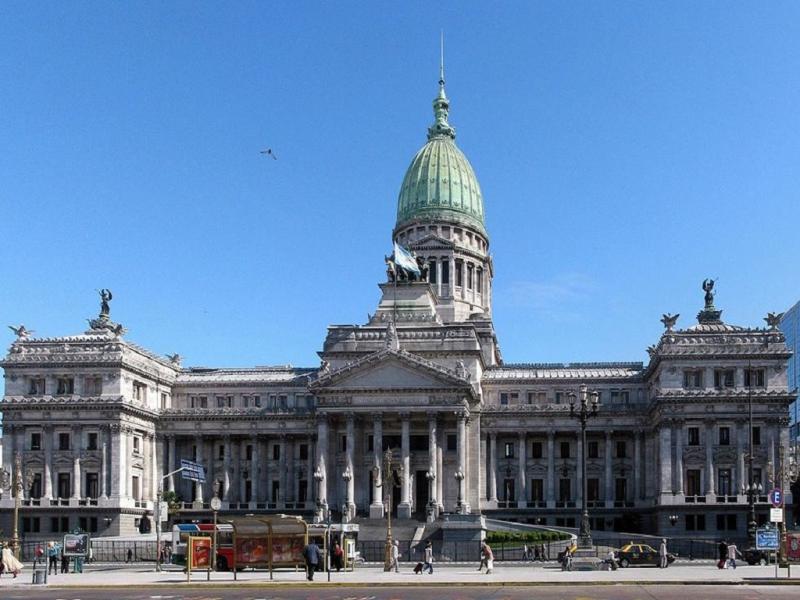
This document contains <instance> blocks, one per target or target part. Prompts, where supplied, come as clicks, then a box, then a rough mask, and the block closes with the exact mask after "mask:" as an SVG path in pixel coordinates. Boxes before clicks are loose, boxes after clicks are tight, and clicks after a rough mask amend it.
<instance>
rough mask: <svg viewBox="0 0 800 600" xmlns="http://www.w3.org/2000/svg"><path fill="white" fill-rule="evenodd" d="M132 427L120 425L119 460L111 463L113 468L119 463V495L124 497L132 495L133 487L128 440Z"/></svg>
mask: <svg viewBox="0 0 800 600" xmlns="http://www.w3.org/2000/svg"><path fill="white" fill-rule="evenodd" d="M129 433H130V429H128V428H127V427H125V426H124V425H122V426H120V430H119V462H118V463H117V464H115V465H111V468H112V469H114V468H117V465H119V495H120V497H122V498H129V497H130V488H131V475H130V473H129V472H128V456H130V453H131V444H130V443H129V441H128V434H129Z"/></svg>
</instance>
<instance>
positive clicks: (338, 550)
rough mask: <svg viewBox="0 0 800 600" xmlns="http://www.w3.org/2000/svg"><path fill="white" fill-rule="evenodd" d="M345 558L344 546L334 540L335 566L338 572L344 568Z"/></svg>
mask: <svg viewBox="0 0 800 600" xmlns="http://www.w3.org/2000/svg"><path fill="white" fill-rule="evenodd" d="M343 558H344V552H343V551H342V547H341V546H340V545H339V542H334V544H333V566H334V568H335V569H336V572H337V573H338V572H339V571H341V570H342V559H343Z"/></svg>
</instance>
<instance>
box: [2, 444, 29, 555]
mask: <svg viewBox="0 0 800 600" xmlns="http://www.w3.org/2000/svg"><path fill="white" fill-rule="evenodd" d="M1 474H2V481H0V484H2V487H3V489H6V490H8V491H10V492H11V493H12V494H13V495H14V524H13V527H14V533H13V536H12V538H11V547H12V549H13V551H14V555H15V556H16V557H17V558H19V551H20V543H19V542H20V540H19V506H20V502H21V496H22V493H23V490H26V489H28V488H30V486H31V483H33V473H31V472H26V473H23V472H22V456H21V455H20V453H19V452H17V453H16V454H15V455H14V470H13V472H11V473H9V472H8V471H6V470H5V469H3V471H2V473H1Z"/></svg>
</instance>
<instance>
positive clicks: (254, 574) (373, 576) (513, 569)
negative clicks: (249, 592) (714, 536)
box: [0, 561, 800, 595]
mask: <svg viewBox="0 0 800 600" xmlns="http://www.w3.org/2000/svg"><path fill="white" fill-rule="evenodd" d="M412 567H413V564H411V563H408V564H401V568H400V572H399V573H394V572H390V573H384V572H383V567H382V566H380V565H372V564H369V565H365V566H358V567H356V569H355V571H349V572H344V571H343V572H341V573H336V572H335V571H334V572H332V573H331V581H330V584H331V585H342V586H365V587H369V586H376V585H383V584H386V585H392V586H398V585H399V586H440V585H442V586H454V585H459V586H460V585H464V586H475V585H492V586H497V585H514V586H516V585H579V584H597V585H610V584H624V583H636V584H657V585H680V584H688V583H691V584H707V585H714V584H716V585H732V584H734V585H742V584H759V585H764V584H766V585H770V584H780V585H785V584H790V585H792V584H795V585H798V584H800V565H798V566H796V567H794V568H793V569H792V570H791V575H792V576H791V578H789V577H788V576H787V571H786V569H778V575H779V577H778V579H776V578H775V566H774V565H768V566H763V567H762V566H748V565H746V564H745V565H743V566H739V568H737V569H735V570H734V569H725V570H720V569H717V568H716V565H715V564H714V562H713V561H694V562H691V563H690V562H688V561H687V562H685V563H681V562H679V563H676V564H674V565H672V566H671V567H669V568H668V569H657V568H653V567H630V568H627V569H618V570H617V571H575V572H564V571H561V570H560V568H558V567H557V565H555V563H551V564H547V565H541V564H536V565H534V566H531V564H530V563H500V564H498V563H495V570H494V572H493V573H492V574H490V575H487V574H485V573H478V570H477V564H475V565H468V564H455V565H453V564H447V565H439V564H434V573H433V575H428V574H422V575H415V574H414V573H413V571H412ZM31 579H32V575H31V567H30V565H26V568H25V570H23V572H22V573H21V574H20V576H19V577H17V578H16V579H12V578H11V577H10V576H8V575H4V576H3V577H2V578H0V589H2V588H9V587H14V588H17V587H30V586H31ZM47 585H48V586H49V587H59V588H61V587H70V588H72V587H74V588H94V587H109V588H111V587H131V586H148V587H152V586H166V587H170V588H178V587H185V586H186V585H187V579H186V574H185V573H183V572H182V571H181V570H179V569H177V568H173V567H170V566H167V567H165V570H164V571H163V572H161V573H156V572H155V570H154V569H153V566H152V565H147V566H142V565H136V566H134V565H124V566H123V565H91V566H88V567H86V568H85V570H84V572H83V573H82V574H74V573H70V574H65V575H60V574H59V575H51V576H50V577H49V578H48V584H47ZM191 585H192V587H196V586H202V587H209V588H219V587H228V586H232V585H236V586H263V587H272V586H286V585H288V586H291V587H300V586H311V585H313V586H326V585H328V578H327V573H317V574H316V575H315V577H314V582H313V583H311V582H308V581H306V578H305V573H304V572H302V571H292V570H276V571H275V572H274V574H273V580H272V581H270V578H269V573H268V572H265V571H243V572H240V573H238V575H237V580H236V581H234V579H233V574H232V573H229V572H225V573H211V580H210V581H207V576H206V572H205V571H203V572H194V573H193V574H192V578H191ZM36 587H41V586H36ZM0 595H1V594H0Z"/></svg>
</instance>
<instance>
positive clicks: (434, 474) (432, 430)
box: [417, 414, 439, 514]
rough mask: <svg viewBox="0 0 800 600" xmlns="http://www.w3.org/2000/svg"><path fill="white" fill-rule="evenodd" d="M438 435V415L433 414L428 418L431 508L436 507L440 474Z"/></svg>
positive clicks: (429, 498) (429, 500) (429, 499)
mask: <svg viewBox="0 0 800 600" xmlns="http://www.w3.org/2000/svg"><path fill="white" fill-rule="evenodd" d="M436 435H437V427H436V415H435V414H433V415H431V416H429V417H428V470H429V471H430V475H431V477H428V481H429V482H430V484H429V486H428V504H429V505H430V506H436V479H438V477H439V472H438V471H437V470H436V459H437V455H438V453H437V451H436ZM420 508H422V507H420V506H418V507H417V510H419V509H420ZM434 514H435V513H434Z"/></svg>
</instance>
